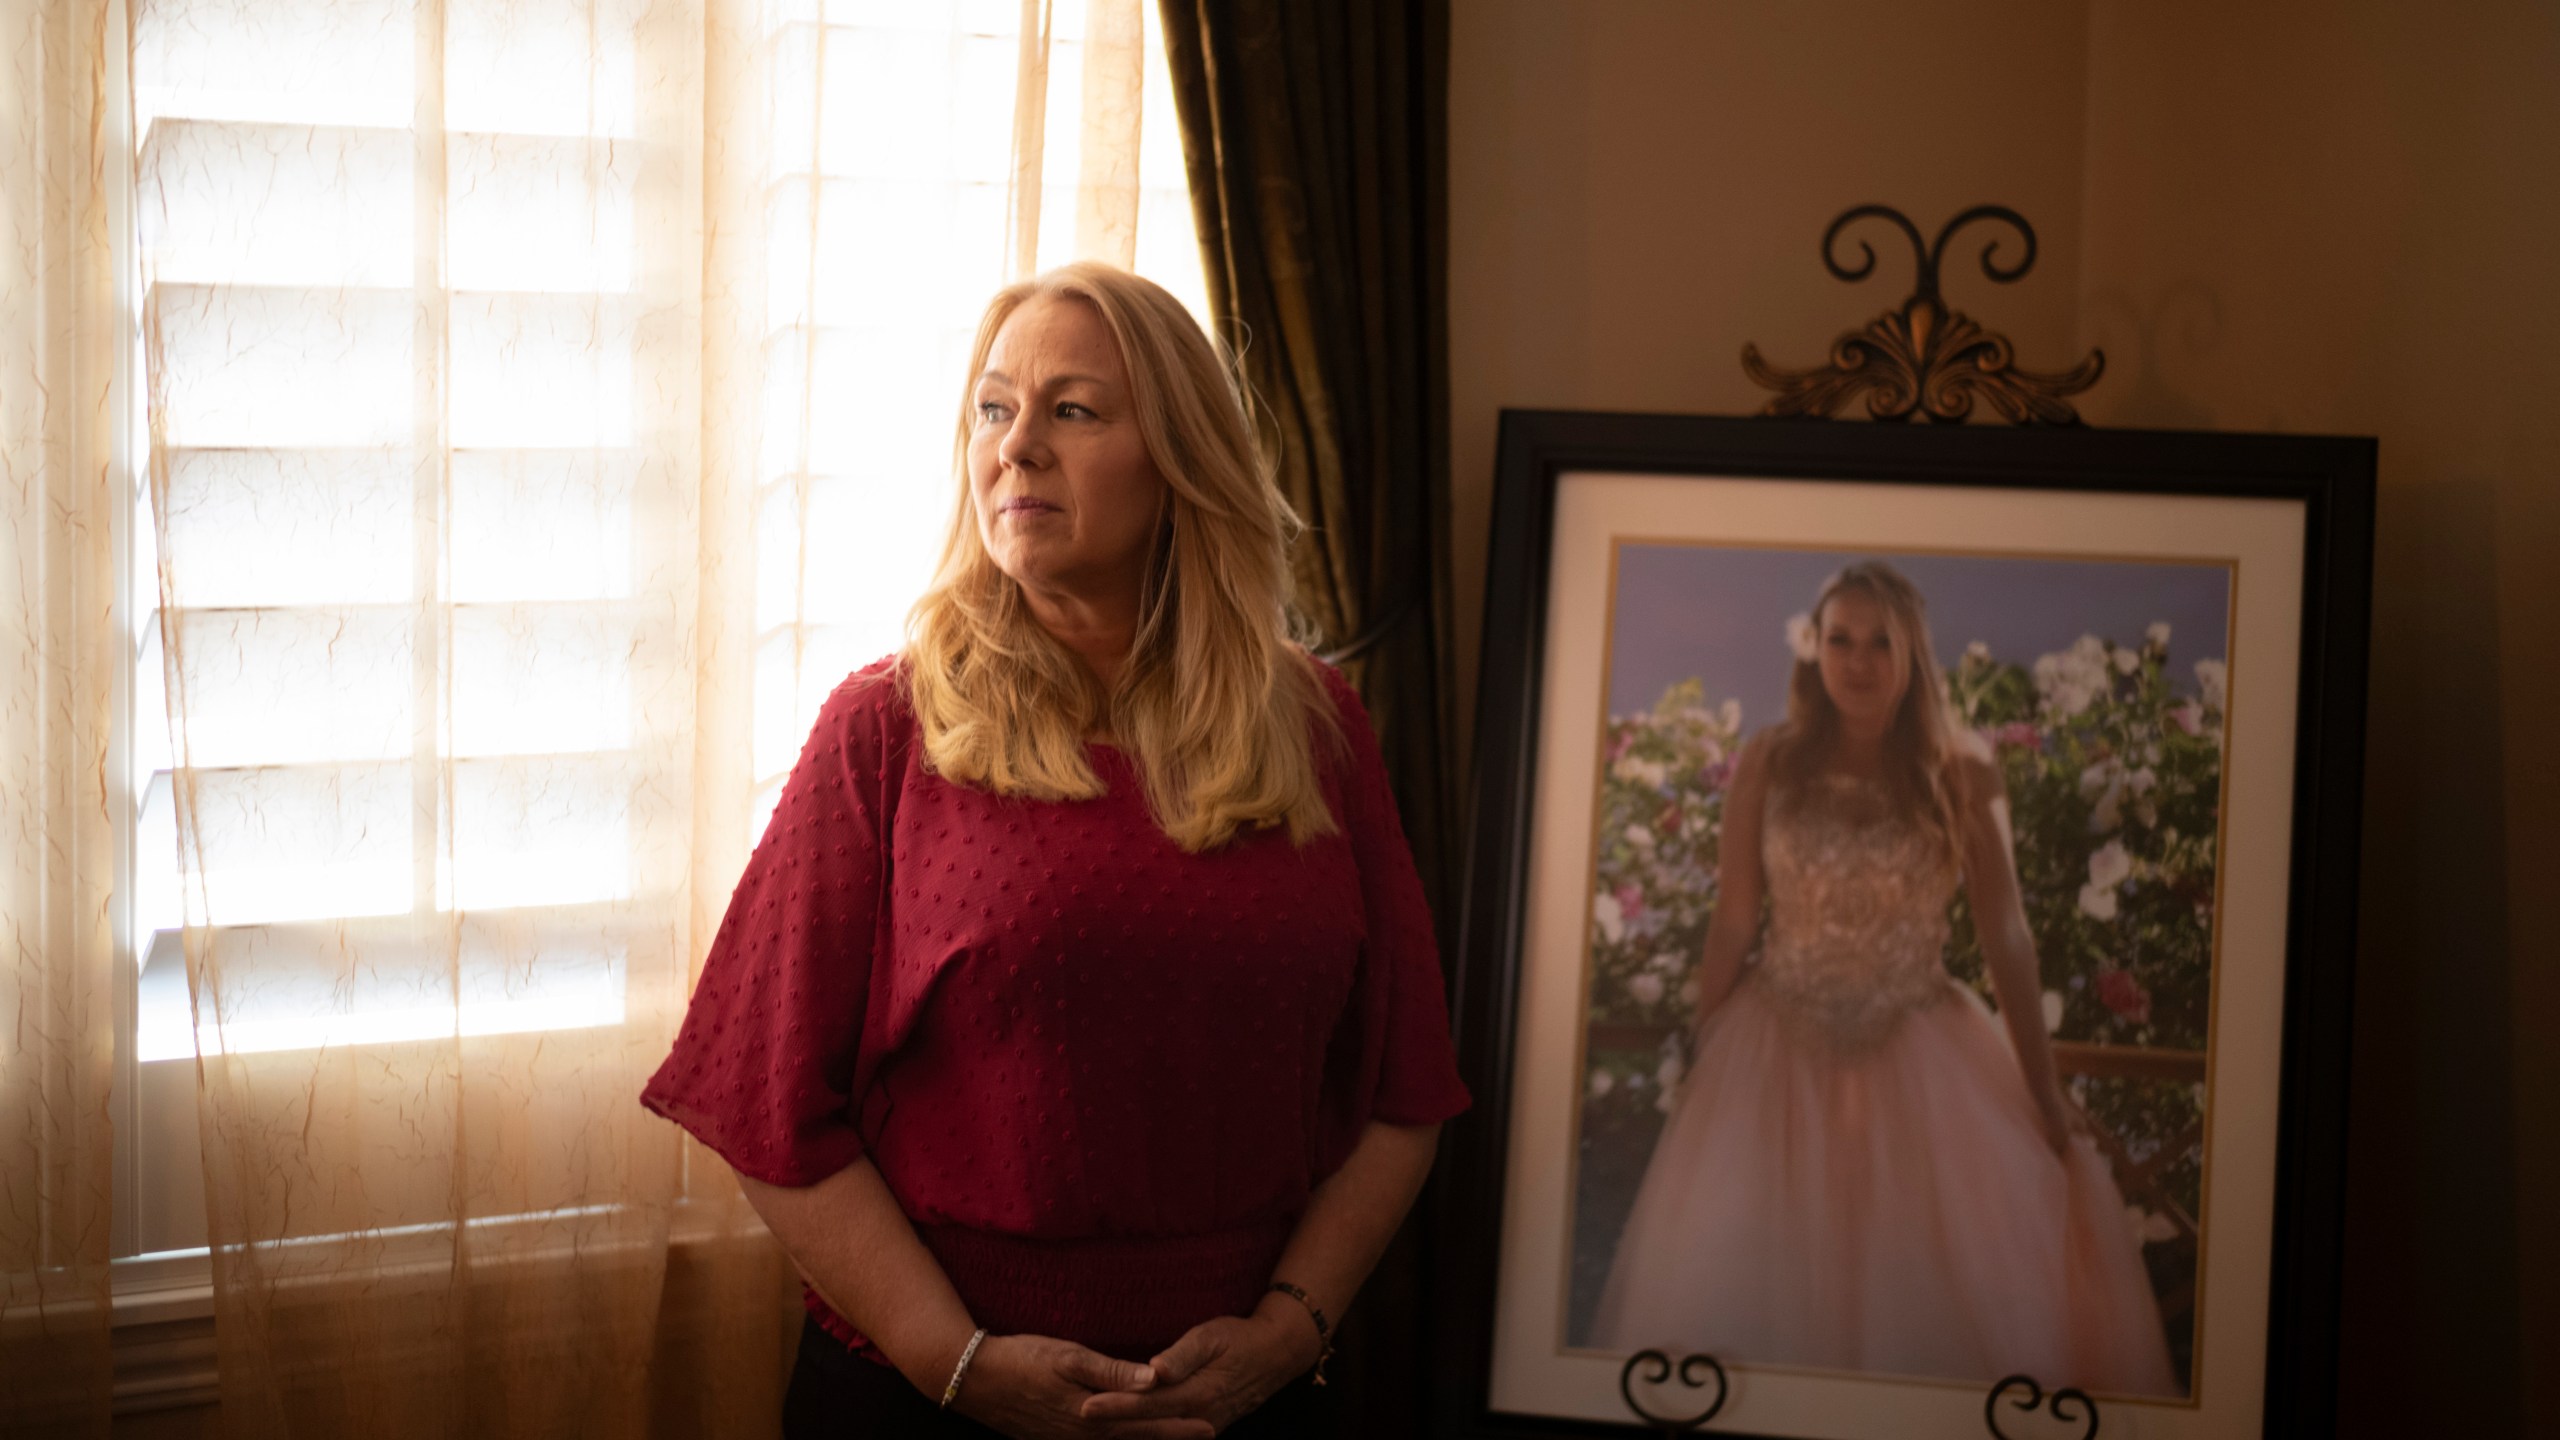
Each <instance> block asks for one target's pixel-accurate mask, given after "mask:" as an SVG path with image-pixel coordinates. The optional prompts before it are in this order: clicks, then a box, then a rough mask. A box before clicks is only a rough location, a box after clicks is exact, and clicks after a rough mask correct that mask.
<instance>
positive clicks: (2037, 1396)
mask: <svg viewBox="0 0 2560 1440" xmlns="http://www.w3.org/2000/svg"><path fill="white" fill-rule="evenodd" d="M2020 1388H2023V1389H2025V1391H2026V1392H2027V1393H2026V1395H2025V1397H2024V1398H2023V1399H2016V1400H2011V1401H2009V1404H2010V1405H2011V1406H2012V1407H2014V1408H2016V1409H2019V1410H2023V1411H2026V1412H2027V1413H2028V1414H2030V1415H2032V1414H2034V1413H2035V1412H2036V1411H2038V1410H2040V1409H2042V1410H2051V1411H2052V1412H2053V1418H2054V1419H2056V1420H2060V1421H2062V1422H2063V1423H2065V1424H2068V1423H2070V1422H2071V1421H2074V1420H2085V1421H2086V1423H2085V1424H2084V1425H2083V1426H2082V1427H2081V1430H2080V1435H2079V1440H2098V1402H2097V1401H2095V1400H2092V1399H2090V1398H2089V1396H2088V1394H2087V1392H2085V1391H2081V1390H2077V1389H2073V1388H2072V1387H2070V1386H2064V1387H2063V1388H2062V1389H2060V1390H2056V1391H2054V1392H2053V1394H2052V1395H2051V1396H2047V1395H2046V1394H2045V1393H2044V1387H2043V1386H2041V1385H2038V1384H2037V1383H2036V1382H2035V1377H2033V1376H2031V1375H2012V1376H2010V1377H2009V1378H2008V1379H2006V1380H2003V1381H2001V1382H2000V1383H1999V1384H1997V1385H1994V1386H1992V1387H1991V1394H1990V1397H1989V1398H1987V1399H1985V1400H1984V1401H1983V1402H1982V1423H1983V1424H1984V1425H1985V1426H1987V1427H1989V1428H1990V1431H1991V1433H1992V1434H1993V1435H1994V1436H1996V1437H1998V1440H2010V1436H2009V1433H2008V1432H2007V1431H2005V1430H2003V1429H2001V1428H2000V1401H2001V1400H2002V1398H2003V1397H2005V1396H2007V1395H2008V1393H2009V1392H2010V1391H2012V1390H2016V1389H2020Z"/></svg>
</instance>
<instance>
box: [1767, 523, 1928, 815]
mask: <svg viewBox="0 0 2560 1440" xmlns="http://www.w3.org/2000/svg"><path fill="white" fill-rule="evenodd" d="M1851 591H1855V592H1856V593H1858V594H1860V595H1864V596H1866V597H1867V598H1868V599H1870V600H1873V601H1874V602H1875V603H1876V605H1877V606H1878V607H1879V608H1881V609H1882V610H1883V611H1884V614H1885V631H1886V633H1887V634H1888V635H1890V636H1891V637H1892V638H1893V644H1894V649H1895V650H1896V651H1897V652H1898V653H1899V654H1900V655H1901V656H1902V659H1903V664H1904V667H1905V670H1906V678H1907V683H1906V684H1905V685H1904V686H1903V690H1902V701H1901V704H1900V706H1899V707H1898V708H1897V709H1896V710H1895V711H1894V716H1893V724H1892V726H1891V727H1890V728H1889V729H1887V730H1886V732H1885V737H1884V756H1885V778H1886V782H1887V788H1888V790H1889V791H1890V793H1891V795H1892V797H1893V801H1894V809H1895V812H1896V813H1897V814H1898V815H1900V816H1901V817H1902V818H1903V819H1906V820H1911V821H1916V822H1918V823H1919V825H1920V826H1921V828H1922V829H1924V830H1927V831H1929V832H1931V833H1933V834H1934V835H1936V836H1937V837H1938V838H1939V839H1940V840H1942V841H1943V842H1945V844H1946V846H1947V848H1948V850H1949V852H1950V853H1953V852H1954V851H1956V850H1957V849H1958V846H1957V843H1956V835H1957V833H1958V832H1957V828H1956V818H1955V816H1956V809H1955V797H1954V795H1953V793H1952V792H1951V791H1950V789H1949V787H1948V783H1947V782H1948V766H1949V765H1950V764H1951V763H1952V762H1953V760H1954V758H1955V743H1956V741H1955V721H1954V719H1953V715H1952V712H1951V711H1950V709H1949V708H1948V704H1947V680H1946V674H1945V672H1944V671H1942V670H1940V669H1939V668H1938V656H1937V650H1936V647H1934V646H1932V645H1931V644H1930V643H1929V607H1928V602H1927V601H1925V600H1923V599H1922V598H1921V597H1920V590H1919V587H1917V586H1915V585H1913V584H1912V583H1911V582H1910V581H1909V580H1908V579H1906V578H1904V576H1903V574H1902V572H1901V571H1899V570H1896V569H1894V568H1893V567H1892V566H1891V565H1888V564H1886V563H1885V562H1884V561H1881V560H1861V561H1859V562H1858V563H1856V564H1854V565H1851V566H1848V567H1847V568H1845V569H1843V570H1841V571H1839V572H1838V573H1836V574H1834V575H1833V576H1832V577H1831V578H1830V579H1828V580H1825V581H1823V582H1822V588H1821V590H1819V591H1818V592H1816V593H1815V596H1814V601H1813V628H1814V634H1815V636H1816V637H1817V639H1816V645H1815V651H1814V658H1813V659H1810V660H1807V659H1798V660H1797V661H1796V664H1795V670H1794V671H1793V673H1791V674H1790V675H1789V676H1788V677H1787V723H1786V725H1785V727H1784V729H1783V730H1782V732H1781V733H1780V736H1779V738H1778V742H1777V745H1776V747H1775V750H1774V753H1773V754H1772V755H1771V757H1770V758H1771V769H1772V774H1773V775H1774V777H1775V779H1776V781H1777V787H1778V788H1779V789H1780V790H1782V791H1785V792H1788V793H1791V794H1792V793H1796V792H1799V791H1801V790H1802V789H1803V788H1804V787H1805V786H1806V785H1808V784H1810V783H1811V782H1812V780H1813V777H1814V773H1815V771H1816V770H1817V769H1818V768H1819V767H1820V766H1821V764H1822V762H1823V760H1824V759H1825V758H1826V757H1827V756H1828V755H1829V754H1830V752H1831V748H1832V745H1833V743H1834V742H1835V741H1836V740H1837V739H1838V737H1839V731H1840V710H1839V707H1838V706H1836V705H1834V704H1832V703H1831V692H1830V691H1828V690H1826V689H1824V688H1823V685H1822V661H1821V649H1820V640H1819V637H1820V635H1821V633H1822V612H1823V610H1824V609H1825V608H1826V607H1828V606H1829V605H1830V604H1831V602H1832V601H1833V600H1835V599H1837V598H1838V597H1840V596H1841V595H1843V594H1846V593H1849V592H1851Z"/></svg>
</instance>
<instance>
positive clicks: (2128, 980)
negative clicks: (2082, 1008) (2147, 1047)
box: [2098, 969, 2151, 1025]
mask: <svg viewBox="0 0 2560 1440" xmlns="http://www.w3.org/2000/svg"><path fill="white" fill-rule="evenodd" d="M2098 1003H2099V1004H2101V1005H2104V1006H2106V1007H2107V1009H2109V1010H2110V1011H2112V1012H2114V1014H2115V1017H2116V1018H2117V1019H2118V1020H2121V1021H2123V1022H2125V1023H2126V1024H2128V1025H2140V1024H2142V1023H2144V1022H2146V1021H2148V1020H2149V1019H2150V1018H2151V992H2150V991H2148V990H2145V989H2143V988H2142V982H2141V981H2139V980H2136V979H2134V978H2133V972H2131V971H2129V970H2114V969H2109V970H2101V971H2099V972H2098Z"/></svg>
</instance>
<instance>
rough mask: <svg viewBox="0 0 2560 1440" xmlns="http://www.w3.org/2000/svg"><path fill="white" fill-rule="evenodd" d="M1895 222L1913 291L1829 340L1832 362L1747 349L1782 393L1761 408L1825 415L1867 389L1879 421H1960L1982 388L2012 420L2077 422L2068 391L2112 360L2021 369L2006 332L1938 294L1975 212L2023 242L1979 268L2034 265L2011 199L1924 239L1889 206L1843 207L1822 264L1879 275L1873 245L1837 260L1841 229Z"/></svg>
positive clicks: (2032, 236) (1751, 367)
mask: <svg viewBox="0 0 2560 1440" xmlns="http://www.w3.org/2000/svg"><path fill="white" fill-rule="evenodd" d="M1869 219H1874V220H1889V221H1891V222H1892V223H1893V224H1894V225H1895V226H1896V227H1898V228H1899V229H1900V230H1901V231H1902V233H1903V236H1904V237H1905V238H1906V239H1908V240H1910V242H1911V255H1912V259H1913V261H1914V262H1915V263H1916V264H1917V266H1918V267H1919V273H1918V276H1917V279H1916V281H1915V283H1914V285H1913V287H1912V291H1911V296H1910V298H1909V299H1906V300H1904V301H1903V302H1902V304H1901V305H1899V306H1898V307H1896V308H1894V309H1891V310H1888V311H1886V312H1885V313H1884V314H1882V315H1879V316H1877V317H1876V318H1875V319H1873V320H1871V321H1869V322H1867V326H1866V328H1865V329H1863V330H1851V331H1848V332H1846V333H1844V334H1843V335H1841V337H1840V338H1839V339H1838V340H1835V341H1833V342H1832V345H1831V363H1830V364H1828V365H1817V366H1814V367H1813V368H1811V369H1809V370H1782V369H1780V368H1778V367H1777V366H1775V365H1771V364H1770V363H1769V362H1767V361H1766V360H1763V359H1761V358H1760V347H1759V346H1757V345H1745V346H1743V347H1742V369H1743V373H1745V374H1747V375H1749V376H1750V377H1751V378H1752V380H1753V381H1755V382H1757V383H1758V384H1761V385H1764V386H1767V387H1768V388H1769V389H1772V390H1775V391H1777V392H1778V393H1777V394H1776V395H1775V396H1773V397H1772V398H1771V399H1770V401H1769V403H1768V404H1767V405H1766V406H1763V407H1762V408H1761V412H1760V413H1761V414H1763V415H1793V416H1804V417H1808V418H1812V419H1824V418H1827V417H1829V416H1830V414H1831V412H1832V411H1834V410H1836V409H1838V408H1840V407H1841V406H1842V405H1845V404H1847V403H1848V402H1850V401H1851V400H1854V399H1856V398H1857V397H1859V396H1860V395H1862V394H1863V395H1864V396H1865V397H1866V405H1867V414H1868V415H1869V416H1871V417H1873V418H1874V419H1878V420H1909V419H1912V418H1913V417H1915V416H1919V417H1925V418H1927V419H1930V420H1950V421H1960V420H1963V419H1965V418H1966V417H1967V416H1969V415H1971V414H1972V413H1973V402H1974V398H1975V397H1976V396H1980V397H1981V398H1982V399H1984V400H1986V401H1989V402H1990V404H1991V408H1992V409H1994V410H1997V411H1999V412H2000V415H2001V418H2003V419H2005V420H2007V421H2009V422H2010V423H2011V424H2014V425H2077V424H2079V423H2080V414H2079V412H2078V411H2077V410H2074V409H2073V408H2072V407H2071V405H2070V404H2069V402H2068V401H2067V400H2066V398H2065V397H2067V396H2072V395H2077V394H2079V393H2080V392H2081V391H2083V390H2086V389H2088V388H2089V387H2090V386H2092V385H2095V384H2097V383H2098V377H2099V375H2101V374H2102V373H2104V372H2105V370H2106V368H2107V358H2106V356H2105V355H2104V354H2102V353H2101V352H2099V351H2096V350H2092V351H2090V352H2089V358H2087V359H2085V360H2083V361H2081V362H2080V363H2079V364H2077V365H2075V366H2073V367H2072V368H2070V369H2069V370H2064V371H2060V372H2057V373H2050V374H2048V373H2046V372H2044V371H2039V370H2021V369H2019V368H2018V367H2017V366H2016V365H2015V364H2014V363H2013V358H2014V357H2013V354H2012V351H2011V347H2010V344H2009V337H2007V336H2005V335H2002V334H2000V333H1998V332H1997V331H1992V330H1985V329H1984V328H1982V326H1981V325H1979V324H1977V323H1976V322H1975V321H1974V319H1973V317H1972V316H1970V315H1967V314H1965V313H1964V312H1962V311H1960V310H1949V309H1948V308H1947V305H1946V301H1945V300H1944V299H1943V298H1941V297H1940V295H1939V293H1938V267H1939V263H1940V262H1941V261H1943V260H1944V259H1945V258H1946V253H1947V242H1948V241H1950V240H1952V239H1954V238H1955V236H1956V232H1957V231H1959V230H1962V229H1964V228H1965V227H1966V226H1968V225H1971V224H1973V223H1974V222H1976V221H1978V220H1997V221H2000V222H2002V223H2004V224H2006V225H2008V226H2010V227H2011V228H2013V229H2015V230H2016V231H2017V233H2018V236H2019V238H2020V240H2021V241H2022V242H2023V243H2024V247H2025V249H2024V253H2022V254H2021V255H2020V256H2019V257H2018V260H2017V263H2016V264H2014V265H2005V266H2004V265H2003V264H2001V262H2000V260H1999V258H1998V256H1999V253H2000V242H1999V241H1998V240H1994V241H1992V242H1991V243H1990V244H1988V245H1985V246H1983V247H1982V273H1983V274H1985V275H1987V276H1989V277H1990V278H1991V279H1992V280H1993V281H1994V282H1996V283H1998V284H2002V285H2008V284H2014V283H2015V282H2016V281H2017V280H2018V279H2019V278H2021V277H2022V276H2024V275H2025V274H2026V273H2027V272H2028V271H2029V270H2031V269H2033V268H2035V263H2036V232H2035V227H2034V226H2031V225H2029V224H2028V223H2027V221H2026V217H2025V216H2023V215H2020V214H2019V213H2018V212H2017V211H2015V210H2012V209H2010V208H2009V207H2008V206H2006V205H1976V206H1974V207H1973V208H1972V209H1970V210H1967V211H1965V212H1963V213H1962V214H1960V215H1958V216H1956V217H1955V218H1954V219H1953V220H1950V221H1948V222H1947V223H1946V225H1945V227H1944V228H1943V229H1941V230H1939V231H1938V238H1937V239H1936V240H1933V241H1926V242H1924V241H1922V240H1921V238H1920V227H1919V226H1917V225H1914V224H1912V223H1911V219H1910V217H1909V216H1907V215H1904V214H1903V213H1902V212H1901V211H1899V210H1896V209H1894V208H1893V207H1891V206H1889V205H1860V206H1857V207H1855V208H1853V209H1850V210H1847V211H1844V212H1842V213H1841V216H1840V218H1839V219H1837V220H1834V221H1832V222H1831V228H1830V229H1828V230H1825V231H1824V232H1822V264H1823V268H1825V269H1827V270H1829V271H1830V272H1831V273H1832V275H1834V276H1835V277H1837V278H1839V279H1842V280H1846V281H1849V282H1851V283H1852V284H1854V283H1856V282H1858V281H1860V280H1864V279H1866V278H1867V277H1868V276H1869V275H1872V274H1874V273H1875V269H1876V252H1875V247H1873V246H1871V245H1869V244H1868V243H1867V242H1866V241H1864V240H1861V241H1859V242H1858V253H1859V260H1858V263H1857V265H1856V267H1855V268H1852V267H1850V266H1846V265H1843V264H1841V263H1840V257H1839V254H1838V250H1837V246H1838V242H1839V239H1840V232H1842V231H1843V230H1846V229H1848V228H1849V227H1850V226H1851V225H1853V224H1856V223H1857V222H1858V221H1860V220H1869Z"/></svg>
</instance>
